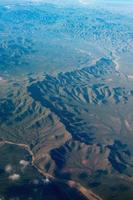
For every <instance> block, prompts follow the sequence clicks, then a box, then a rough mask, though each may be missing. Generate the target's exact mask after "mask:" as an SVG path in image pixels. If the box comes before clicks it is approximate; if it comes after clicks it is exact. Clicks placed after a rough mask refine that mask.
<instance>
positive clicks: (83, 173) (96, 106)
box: [0, 58, 133, 200]
mask: <svg viewBox="0 0 133 200" xmlns="http://www.w3.org/2000/svg"><path fill="white" fill-rule="evenodd" d="M131 82H132V80H129V79H128V78H127V77H126V76H124V75H123V74H121V73H120V72H119V71H117V69H116V64H115V63H114V62H112V60H110V59H109V58H101V59H100V60H98V61H97V62H96V63H95V64H94V65H93V66H88V67H85V68H82V69H79V70H74V71H71V72H66V73H59V74H57V75H56V76H52V75H47V74H43V75H41V76H38V77H35V76H33V75H32V74H31V75H30V74H29V75H28V77H27V78H26V79H24V80H18V81H16V80H10V81H8V82H7V83H5V84H4V85H2V84H1V89H2V90H1V99H0V108H1V109H0V138H1V143H2V145H4V144H3V142H4V141H8V142H9V141H10V142H12V143H13V144H16V145H17V144H23V145H26V147H27V145H28V149H27V148H26V149H25V148H24V149H23V150H28V152H29V151H30V152H32V155H30V157H31V156H32V159H33V160H32V162H31V161H29V162H31V166H32V164H34V166H35V167H37V169H38V170H39V171H37V172H36V173H41V174H43V175H45V176H48V177H49V178H52V180H54V181H55V180H56V181H55V182H56V183H58V181H59V185H60V184H61V183H62V184H65V186H63V188H64V187H68V186H69V189H70V188H71V189H72V188H73V189H74V188H75V189H76V191H80V192H81V193H82V194H84V195H85V196H86V197H87V198H88V199H90V200H91V199H92V200H93V199H95V200H96V199H100V197H101V199H105V200H115V199H117V200H119V199H120V200H126V199H128V200H132V194H133V189H132V183H133V178H132V176H133V164H132V163H133V145H132V139H133V135H132V133H133V123H132V119H133V112H132V109H131V108H132V106H133V103H132V102H133V101H132V100H133V88H132V87H131V85H132V84H131ZM5 145H6V146H7V145H11V144H9V143H7V144H5ZM6 146H5V147H1V148H2V151H5V152H9V150H8V149H6V148H7V147H8V146H7V147H6ZM19 147H21V146H17V147H15V146H14V147H13V148H19ZM3 148H4V149H5V150H4V149H3ZM12 151H13V152H15V150H13V149H12ZM11 156H12V155H11ZM19 156H20V155H18V157H19ZM0 158H1V157H0ZM18 159H19V162H20V161H21V160H22V159H21V156H20V158H18ZM30 159H31V158H30ZM24 160H26V159H24ZM2 162H3V161H2ZM10 162H11V161H10V160H9V163H8V165H9V164H10ZM12 165H13V164H12ZM16 165H17V164H16ZM32 167H33V166H32ZM17 168H18V169H19V167H18V165H17ZM3 170H4V171H3ZM2 171H3V172H2ZM2 171H1V173H6V171H5V168H4V167H3V168H2ZM19 172H20V171H19ZM25 173H26V172H25ZM31 173H32V169H31ZM1 176H3V175H0V177H1ZM25 176H26V174H25ZM40 176H41V175H40ZM20 177H21V173H20ZM20 180H21V178H20ZM21 181H22V180H21ZM59 188H60V187H59ZM63 188H62V189H63ZM62 189H61V190H62ZM71 189H70V190H71ZM90 189H91V190H92V191H93V192H94V193H96V194H97V195H98V196H96V195H95V194H94V193H91V191H90ZM3 191H4V189H1V192H2V194H3V195H4V193H3ZM32 192H33V191H31V193H32ZM70 193H71V192H70ZM76 193H77V192H76ZM81 193H80V194H78V193H77V195H79V196H80V195H81ZM67 194H68V197H69V192H67ZM18 196H19V195H18ZM33 196H34V195H33V193H32V197H33ZM70 196H71V195H70ZM79 196H78V197H77V198H78V199H81V197H79ZM52 198H53V197H51V199H52ZM83 198H85V197H83ZM9 199H10V198H9ZM33 199H35V198H33ZM40 199H41V197H40ZM68 199H71V198H68Z"/></svg>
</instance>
